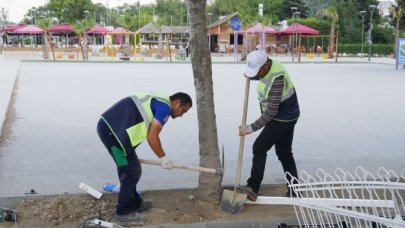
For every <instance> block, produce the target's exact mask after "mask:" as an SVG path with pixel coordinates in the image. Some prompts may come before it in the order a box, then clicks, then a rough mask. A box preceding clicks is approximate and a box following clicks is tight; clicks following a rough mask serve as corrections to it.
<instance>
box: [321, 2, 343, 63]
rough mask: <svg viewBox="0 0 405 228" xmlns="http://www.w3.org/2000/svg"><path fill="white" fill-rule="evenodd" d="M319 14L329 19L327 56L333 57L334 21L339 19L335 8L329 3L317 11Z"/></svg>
mask: <svg viewBox="0 0 405 228" xmlns="http://www.w3.org/2000/svg"><path fill="white" fill-rule="evenodd" d="M319 14H320V15H321V16H323V17H327V18H329V19H330V20H331V26H330V34H329V45H328V54H329V58H333V50H334V43H335V42H334V41H335V26H336V22H337V21H338V20H339V15H338V13H337V11H336V8H335V7H334V6H333V5H329V6H327V7H326V8H324V9H322V10H321V11H319Z"/></svg>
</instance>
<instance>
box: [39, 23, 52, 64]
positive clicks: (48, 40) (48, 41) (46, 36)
mask: <svg viewBox="0 0 405 228" xmlns="http://www.w3.org/2000/svg"><path fill="white" fill-rule="evenodd" d="M38 26H39V27H40V28H41V29H43V30H44V59H48V58H49V51H48V45H49V46H51V50H52V56H53V61H55V52H54V50H53V46H54V45H53V43H52V35H50V34H49V32H48V29H49V27H50V26H51V20H50V19H43V20H39V21H38Z"/></svg>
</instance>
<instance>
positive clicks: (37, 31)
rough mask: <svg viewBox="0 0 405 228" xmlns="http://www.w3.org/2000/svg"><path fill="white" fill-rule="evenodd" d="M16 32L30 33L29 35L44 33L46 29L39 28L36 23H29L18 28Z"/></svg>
mask: <svg viewBox="0 0 405 228" xmlns="http://www.w3.org/2000/svg"><path fill="white" fill-rule="evenodd" d="M13 33H15V34H29V35H38V34H42V33H44V30H42V29H40V28H38V27H37V26H35V25H27V26H24V27H22V28H19V29H16V30H14V31H13Z"/></svg>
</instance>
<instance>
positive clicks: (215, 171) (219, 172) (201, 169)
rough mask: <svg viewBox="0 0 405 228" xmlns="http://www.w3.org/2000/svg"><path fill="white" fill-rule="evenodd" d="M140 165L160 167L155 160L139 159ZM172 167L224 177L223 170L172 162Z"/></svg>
mask: <svg viewBox="0 0 405 228" xmlns="http://www.w3.org/2000/svg"><path fill="white" fill-rule="evenodd" d="M139 162H140V163H144V164H149V165H158V166H160V161H155V160H146V159H139ZM173 167H174V168H177V169H187V170H194V171H198V172H206V173H213V174H216V175H219V176H223V175H224V169H223V168H216V169H211V168H204V167H199V166H192V165H188V164H181V163H177V162H173Z"/></svg>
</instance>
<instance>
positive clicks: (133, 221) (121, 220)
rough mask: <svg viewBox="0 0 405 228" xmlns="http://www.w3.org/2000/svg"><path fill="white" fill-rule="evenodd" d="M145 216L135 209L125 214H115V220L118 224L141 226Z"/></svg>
mask: <svg viewBox="0 0 405 228" xmlns="http://www.w3.org/2000/svg"><path fill="white" fill-rule="evenodd" d="M144 219H145V217H144V216H143V214H140V213H138V212H136V211H134V212H131V213H128V214H125V215H118V214H115V221H116V222H117V224H118V225H120V226H143V225H144V222H143V221H144Z"/></svg>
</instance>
